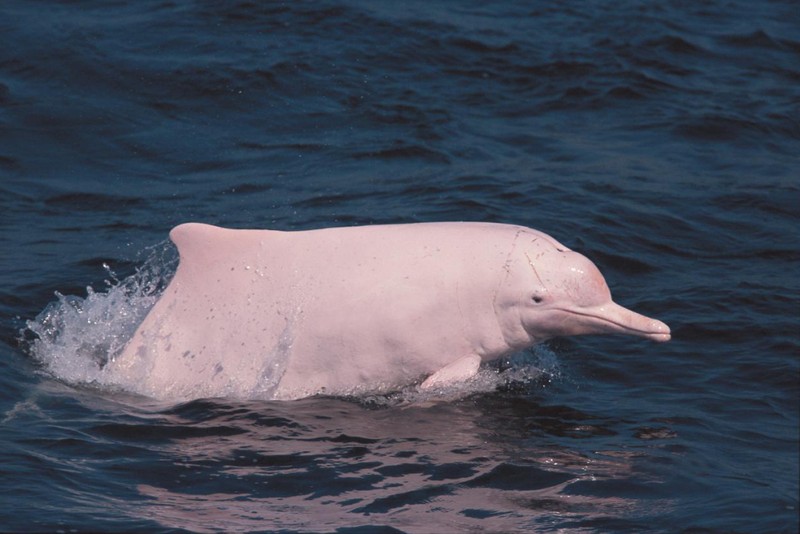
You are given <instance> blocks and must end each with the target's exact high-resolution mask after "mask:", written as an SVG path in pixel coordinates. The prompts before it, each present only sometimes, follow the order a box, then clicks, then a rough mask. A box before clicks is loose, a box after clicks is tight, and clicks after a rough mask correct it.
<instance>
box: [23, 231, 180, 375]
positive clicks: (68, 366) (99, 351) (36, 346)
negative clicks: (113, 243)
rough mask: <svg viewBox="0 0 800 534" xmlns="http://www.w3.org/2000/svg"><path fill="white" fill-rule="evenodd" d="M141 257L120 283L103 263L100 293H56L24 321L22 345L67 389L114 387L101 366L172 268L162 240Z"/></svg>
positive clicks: (120, 344)
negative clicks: (144, 256) (104, 272)
mask: <svg viewBox="0 0 800 534" xmlns="http://www.w3.org/2000/svg"><path fill="white" fill-rule="evenodd" d="M145 254H146V260H145V262H144V263H143V264H142V266H141V267H139V268H137V269H136V272H134V273H133V274H132V275H130V276H128V277H127V278H124V279H123V280H120V279H119V278H118V277H117V275H116V274H115V273H114V272H113V271H112V270H111V268H110V267H109V266H108V265H106V264H104V265H103V268H104V269H105V270H106V272H107V274H108V278H107V279H106V280H105V282H104V283H105V288H104V290H103V291H95V289H94V288H92V287H91V286H89V287H87V288H86V296H85V297H79V296H75V295H63V294H61V293H60V292H58V291H57V292H56V293H55V295H56V298H57V300H56V301H55V302H51V303H50V304H48V305H47V307H46V308H45V309H44V310H43V311H42V312H41V313H39V315H37V316H36V318H35V319H33V320H29V321H26V328H23V329H22V330H21V331H20V335H21V337H22V344H23V345H27V349H28V352H29V353H30V354H31V355H32V356H33V358H34V359H35V360H36V361H37V362H39V363H40V364H41V365H42V366H43V369H44V370H45V371H46V372H47V373H49V374H51V375H53V376H54V377H56V378H57V379H59V380H62V381H64V382H67V383H69V384H76V385H94V386H116V384H113V383H111V378H110V377H109V376H108V375H107V374H106V373H105V372H104V369H105V366H106V363H108V361H110V360H112V359H113V358H114V357H115V356H116V355H118V354H119V353H120V352H121V351H122V349H123V347H124V346H125V343H126V342H127V341H128V339H130V337H131V336H132V335H133V333H134V331H135V330H136V327H137V326H138V325H139V323H140V322H141V321H142V319H144V316H145V315H146V314H147V312H148V311H149V310H150V308H152V306H153V305H154V304H155V302H156V301H157V300H158V297H159V295H160V294H161V292H162V291H163V290H164V288H165V287H166V285H167V282H168V281H169V279H170V278H171V277H172V275H173V274H174V272H175V267H176V265H177V254H176V253H175V249H174V247H173V246H172V245H171V244H170V243H169V242H167V241H164V242H162V243H159V244H158V245H155V246H153V247H150V248H148V249H145ZM122 386H124V385H122Z"/></svg>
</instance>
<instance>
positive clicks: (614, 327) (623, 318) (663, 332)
mask: <svg viewBox="0 0 800 534" xmlns="http://www.w3.org/2000/svg"><path fill="white" fill-rule="evenodd" d="M564 311H567V312H568V313H571V314H574V315H579V316H581V317H585V318H587V319H589V321H588V324H586V325H584V326H585V329H582V330H583V331H581V332H578V333H579V334H614V333H617V334H628V335H633V336H638V337H643V338H647V339H650V340H652V341H657V342H659V343H663V342H665V341H669V340H670V339H672V332H671V331H670V328H669V326H667V325H666V324H665V323H662V322H661V321H659V320H657V319H652V318H650V317H646V316H644V315H640V314H638V313H636V312H633V311H631V310H629V309H627V308H624V307H622V306H620V305H619V304H616V303H614V302H612V303H610V304H607V305H603V306H599V307H597V308H595V309H594V311H593V312H584V311H578V310H564Z"/></svg>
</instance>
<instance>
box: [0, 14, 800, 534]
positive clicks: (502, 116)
mask: <svg viewBox="0 0 800 534" xmlns="http://www.w3.org/2000/svg"><path fill="white" fill-rule="evenodd" d="M450 220H465V221H494V222H505V223H513V224H520V225H524V226H529V227H532V228H536V229H539V230H542V231H544V232H546V233H548V234H550V235H552V236H553V237H555V238H556V239H557V240H559V241H561V242H563V243H564V244H565V245H567V246H568V247H570V248H572V249H574V250H577V251H580V252H582V253H583V254H585V255H586V256H588V257H589V258H590V259H592V260H593V261H594V262H595V263H596V264H597V265H598V266H599V268H600V270H601V271H602V272H603V273H604V275H605V276H606V279H607V281H608V284H609V286H610V287H611V290H612V293H613V295H614V297H615V300H616V301H617V302H619V303H621V304H623V305H624V306H627V307H630V308H632V309H634V310H637V311H639V312H641V313H644V314H646V315H650V316H653V317H656V318H658V319H661V320H663V321H664V322H666V323H667V324H669V325H670V326H671V327H672V333H673V340H672V341H671V342H670V343H666V344H655V343H650V342H648V341H645V340H639V339H634V338H629V337H623V336H594V337H592V336H589V337H579V338H564V339H556V340H552V341H550V342H547V343H545V344H543V345H540V346H537V347H535V348H533V349H531V350H529V351H525V352H523V353H520V354H515V355H513V356H512V357H509V358H507V359H504V360H502V361H500V362H497V363H496V364H495V365H489V366H487V368H486V369H484V370H483V371H482V373H483V376H484V377H488V378H487V380H485V381H484V382H483V383H482V384H481V385H473V386H471V387H472V389H467V390H465V391H461V392H460V393H459V394H458V395H456V396H454V397H453V398H444V399H426V400H425V402H420V401H419V399H416V398H414V396H413V395H409V394H408V393H404V392H402V391H401V392H397V393H394V394H391V395H383V396H362V397H353V398H323V397H320V398H308V399H304V400H299V401H291V402H278V401H270V400H266V399H258V398H243V397H241V396H233V397H231V398H216V399H202V398H201V399H187V400H186V401H185V402H181V403H177V404H174V403H173V404H168V403H164V402H158V401H155V400H152V399H148V398H145V397H140V396H137V395H134V394H132V393H130V392H129V391H127V390H126V388H125V387H124V386H125V385H124V384H123V386H122V387H109V386H108V385H106V384H104V383H103V380H102V369H101V368H100V366H101V362H102V361H104V359H106V358H108V356H109V354H110V353H112V352H113V351H116V350H118V349H119V348H120V347H121V346H123V345H124V343H125V341H126V340H127V339H128V336H130V335H131V333H132V331H133V330H134V329H135V327H136V325H137V324H138V321H140V320H141V319H142V317H143V316H144V314H145V313H146V312H147V310H148V309H149V307H150V306H152V304H153V302H154V301H155V300H156V299H157V298H158V293H159V291H160V290H161V289H163V287H164V285H165V283H166V282H167V281H168V280H169V278H170V276H171V275H172V273H174V270H175V265H176V253H175V250H174V249H173V247H172V246H171V245H170V244H169V241H168V240H167V234H168V232H169V230H170V229H171V228H172V227H173V226H175V225H177V224H179V223H182V222H187V221H201V222H206V223H212V224H217V225H223V226H228V227H233V228H271V229H280V230H301V229H310V228H322V227H331V226H347V225H368V224H379V223H406V222H420V221H450ZM798 238H800V9H798V5H797V2H796V1H795V0H785V1H779V0H776V1H764V2H751V1H748V0H704V1H697V2H695V1H691V2H690V1H674V2H634V1H630V0H621V1H613V2H612V1H607V0H588V1H586V2H571V3H556V2H540V1H533V2H530V1H528V2H524V1H518V0H517V1H514V0H512V1H507V2H496V3H486V2H482V1H477V0H465V1H460V2H449V1H436V0H426V1H409V2H385V1H376V0H371V1H367V0H363V1H358V0H353V1H342V2H332V1H323V2H286V3H282V2H259V1H239V2H235V1H223V2H217V1H202V0H196V1H185V2H184V1H165V0H158V1H151V0H142V1H137V2H128V1H124V2H123V1H103V2H100V1H81V2H73V1H51V0H36V1H33V0H3V1H2V2H0V531H4V532H5V531H15V532H46V531H50V532H53V531H57V532H86V531H106V532H132V531H147V532H184V531H187V532H189V531H190V532H219V531H226V532H233V531H259V532H342V533H346V532H349V533H359V534H361V533H372V532H376V533H383V532H386V533H389V532H409V533H434V532H437V533H449V532H514V531H518V532H580V533H593V532H664V533H673V532H687V533H718V532H719V533H721V532H738V533H762V532H763V533H792V532H798V513H800V512H799V510H798V506H799V504H798V478H800V476H799V475H800V474H799V473H798V463H799V462H798V456H800V450H799V447H800V445H799V442H800V436H799V432H800V431H799V428H800V422H799V420H800V319H799V317H800V239H798ZM353 290H354V291H358V281H357V280H354V289H353ZM331 357H332V358H335V355H334V354H332V355H331ZM131 386H132V385H131ZM131 389H133V387H131Z"/></svg>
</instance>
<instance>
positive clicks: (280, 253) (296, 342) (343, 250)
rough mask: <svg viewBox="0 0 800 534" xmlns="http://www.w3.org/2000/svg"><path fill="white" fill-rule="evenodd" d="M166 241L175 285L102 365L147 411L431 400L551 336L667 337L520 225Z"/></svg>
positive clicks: (594, 275)
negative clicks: (401, 395) (204, 403)
mask: <svg viewBox="0 0 800 534" xmlns="http://www.w3.org/2000/svg"><path fill="white" fill-rule="evenodd" d="M170 238H171V239H172V241H173V242H174V243H175V245H176V246H177V248H178V253H179V255H180V260H179V264H178V268H177V271H176V273H175V275H174V277H173V278H172V280H171V281H170V282H169V284H168V285H167V287H166V289H165V290H164V292H163V293H162V295H161V296H160V297H159V299H158V301H157V302H156V304H155V305H154V306H153V308H152V309H151V310H150V311H149V312H148V314H147V315H146V317H145V318H144V320H143V322H142V323H141V325H140V326H139V327H138V329H137V330H136V332H135V333H134V334H133V336H132V338H131V339H130V340H129V341H128V343H127V344H126V345H125V347H124V348H123V349H122V351H121V352H120V354H119V355H117V356H116V357H114V358H113V359H112V360H111V361H110V362H109V364H108V365H107V367H108V369H107V371H108V372H110V373H113V374H114V375H115V376H117V377H127V380H126V381H125V382H126V383H130V381H131V379H133V381H134V382H135V389H136V390H137V392H138V393H142V394H144V395H148V396H151V397H154V398H157V399H163V400H175V401H179V400H188V399H192V398H200V397H227V396H247V397H250V398H267V399H280V400H291V399H298V398H303V397H308V396H312V395H320V394H323V395H358V394H366V393H382V392H383V393H385V392H389V391H393V390H397V389H400V388H402V387H405V386H409V385H412V384H419V387H421V388H422V389H430V388H436V387H441V386H446V385H449V384H453V383H457V382H461V381H464V380H467V379H469V378H470V377H472V376H473V375H475V374H476V373H477V372H478V367H479V365H480V364H481V362H485V361H490V360H494V359H496V358H500V357H502V356H504V355H507V354H509V353H513V352H516V351H519V350H521V349H524V348H526V347H530V346H531V345H534V344H536V343H540V342H542V341H544V340H547V339H549V338H552V337H555V336H570V335H581V334H615V333H617V334H629V335H634V336H639V337H642V338H647V339H651V340H654V341H668V340H669V339H670V330H669V327H668V326H667V325H666V324H664V323H662V322H660V321H657V320H655V319H651V318H648V317H645V316H643V315H639V314H638V313H635V312H633V311H631V310H628V309H626V308H624V307H622V306H620V305H618V304H616V303H614V302H613V301H612V299H611V293H610V291H609V289H608V286H607V285H606V282H605V280H604V278H603V275H602V274H601V273H600V271H599V270H598V269H597V267H596V266H595V265H594V264H593V263H592V262H591V261H590V260H588V259H587V258H586V257H584V256H582V255H581V254H579V253H577V252H574V251H572V250H570V249H569V248H567V247H565V246H564V245H562V244H561V243H559V242H558V241H556V240H555V239H553V238H552V237H550V236H549V235H547V234H544V233H542V232H539V231H536V230H533V229H530V228H526V227H522V226H515V225H508V224H498V223H479V222H442V223H414V224H397V225H374V226H358V227H341V228H325V229H319V230H306V231H289V232H285V231H275V230H234V229H225V228H220V227H216V226H211V225H208V224H201V223H186V224H181V225H179V226H177V227H175V228H174V229H173V230H172V231H171V232H170ZM120 381H122V379H121V378H120Z"/></svg>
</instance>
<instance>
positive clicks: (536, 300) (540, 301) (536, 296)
mask: <svg viewBox="0 0 800 534" xmlns="http://www.w3.org/2000/svg"><path fill="white" fill-rule="evenodd" d="M532 300H533V302H535V303H536V304H541V303H542V302H543V301H544V299H543V298H542V297H541V296H539V295H534V296H533V299H532Z"/></svg>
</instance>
